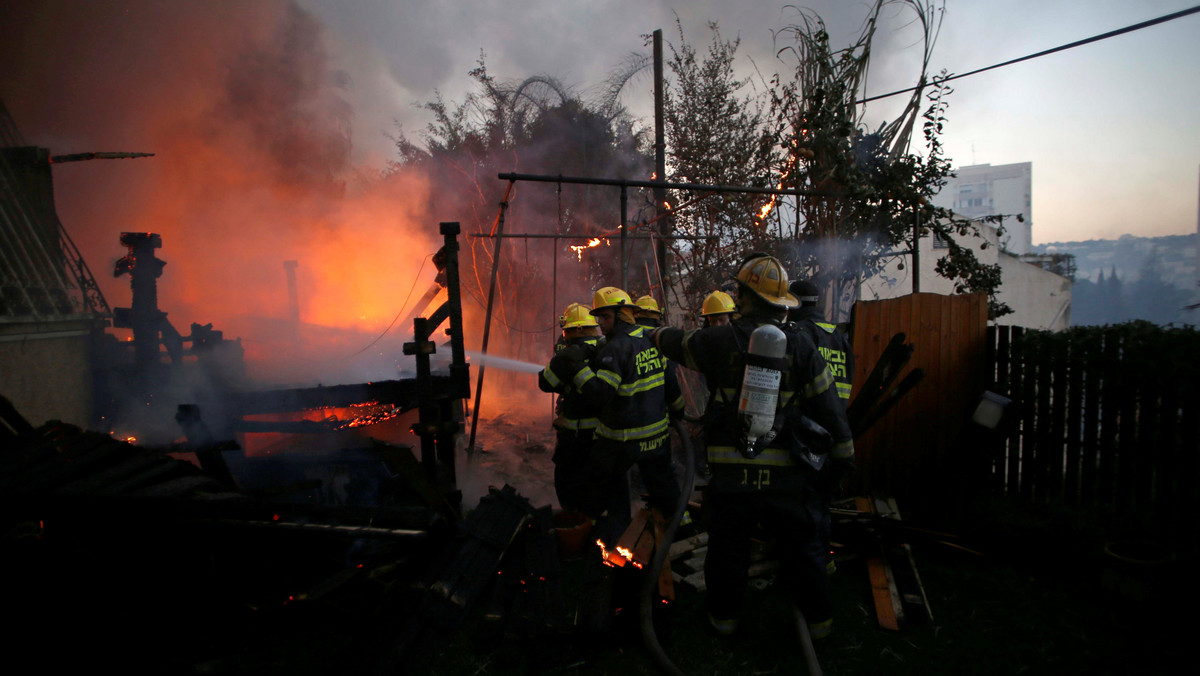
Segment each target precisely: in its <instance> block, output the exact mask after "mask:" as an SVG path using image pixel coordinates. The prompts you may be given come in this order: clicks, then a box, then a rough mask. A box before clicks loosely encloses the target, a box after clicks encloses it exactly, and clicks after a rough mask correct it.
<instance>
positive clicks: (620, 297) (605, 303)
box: [592, 286, 633, 314]
mask: <svg viewBox="0 0 1200 676" xmlns="http://www.w3.org/2000/svg"><path fill="white" fill-rule="evenodd" d="M623 305H633V300H631V299H630V298H629V294H627V293H625V292H624V291H622V290H620V289H618V288H617V287H615V286H606V287H604V288H603V289H600V290H599V291H597V292H596V293H595V295H593V296H592V314H596V313H597V312H599V311H600V310H604V309H607V308H610V307H617V308H619V307H621V306H623Z"/></svg>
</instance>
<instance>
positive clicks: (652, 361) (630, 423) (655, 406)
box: [571, 320, 683, 451]
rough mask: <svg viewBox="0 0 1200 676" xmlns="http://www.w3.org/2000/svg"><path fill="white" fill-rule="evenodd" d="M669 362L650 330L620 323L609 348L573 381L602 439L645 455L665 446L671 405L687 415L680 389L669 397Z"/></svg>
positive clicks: (580, 370)
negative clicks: (626, 445)
mask: <svg viewBox="0 0 1200 676" xmlns="http://www.w3.org/2000/svg"><path fill="white" fill-rule="evenodd" d="M665 361H666V360H664V359H663V358H662V355H661V354H659V351H658V348H657V347H655V346H654V344H653V343H651V342H650V339H649V336H648V331H647V330H646V328H645V327H642V326H638V325H634V324H627V323H625V322H623V321H620V320H618V321H617V323H616V325H615V326H614V328H613V331H612V335H610V336H608V342H607V343H606V344H605V345H604V347H602V348H600V350H599V352H597V353H596V356H595V357H593V358H592V359H591V361H590V362H589V363H588V364H584V365H582V366H581V367H580V368H578V370H576V371H575V372H574V374H573V375H572V377H571V386H572V387H573V388H574V389H575V390H576V391H578V392H579V393H580V394H582V395H583V398H584V401H586V402H587V405H588V406H589V407H590V409H591V410H592V411H595V412H596V417H597V418H598V421H597V423H596V436H597V437H599V438H601V439H608V440H610V441H614V442H617V443H621V444H628V445H630V446H631V447H633V448H634V449H636V450H644V451H650V450H654V449H657V448H658V447H660V446H661V445H662V440H663V439H664V438H665V437H666V434H667V431H668V426H669V424H670V420H669V418H668V416H667V409H668V405H669V407H670V409H671V410H672V411H682V410H683V396H682V394H681V393H680V391H679V385H678V383H674V386H673V387H672V388H670V391H668V389H669V388H668V382H667V377H666V366H665ZM635 445H636V446H635Z"/></svg>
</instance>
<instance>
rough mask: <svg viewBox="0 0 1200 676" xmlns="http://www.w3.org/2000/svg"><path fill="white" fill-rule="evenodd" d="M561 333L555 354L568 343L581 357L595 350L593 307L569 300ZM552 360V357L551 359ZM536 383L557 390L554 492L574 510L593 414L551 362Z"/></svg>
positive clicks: (546, 389) (589, 444)
mask: <svg viewBox="0 0 1200 676" xmlns="http://www.w3.org/2000/svg"><path fill="white" fill-rule="evenodd" d="M558 323H559V326H560V327H561V328H562V337H561V338H560V339H559V340H558V342H557V343H555V345H554V352H555V358H558V355H559V354H560V353H561V352H562V351H563V349H565V348H567V347H570V346H578V348H579V349H580V350H581V352H582V357H583V358H584V359H587V358H589V357H591V355H592V354H594V353H595V351H596V343H597V341H598V340H599V338H600V325H599V324H597V323H596V318H595V317H593V316H592V309H591V308H590V307H588V306H586V305H583V304H581V303H571V304H570V305H568V306H567V309H566V310H564V311H563V314H562V316H561V317H559V320H558ZM551 364H553V359H552V360H551ZM538 387H539V388H540V389H541V390H542V391H543V392H556V393H558V395H559V396H558V400H557V401H556V402H555V404H554V429H555V434H556V436H557V440H556V443H555V445H554V456H553V458H552V460H553V462H554V493H555V495H557V496H558V504H559V505H560V506H561V507H562V509H563V511H567V512H570V511H576V510H578V509H579V508H580V507H581V506H582V504H581V502H580V496H581V495H583V490H584V487H585V485H586V480H585V475H584V474H583V471H584V467H585V466H586V464H587V457H588V452H589V450H590V449H591V447H592V433H593V431H594V430H595V429H596V417H595V416H594V415H591V414H590V413H589V412H588V409H587V407H586V406H585V405H584V404H583V402H582V401H580V395H579V393H578V392H575V391H573V390H572V389H571V387H570V383H569V382H565V381H562V380H560V379H559V378H558V376H556V375H555V373H554V369H552V368H551V366H550V365H547V366H546V368H544V369H542V371H541V372H540V373H539V374H538Z"/></svg>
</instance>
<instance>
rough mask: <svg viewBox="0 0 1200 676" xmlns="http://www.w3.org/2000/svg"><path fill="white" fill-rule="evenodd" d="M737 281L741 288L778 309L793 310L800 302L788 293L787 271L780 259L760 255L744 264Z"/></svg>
mask: <svg viewBox="0 0 1200 676" xmlns="http://www.w3.org/2000/svg"><path fill="white" fill-rule="evenodd" d="M737 281H738V285H739V286H740V287H743V288H746V289H750V290H751V291H753V292H754V293H755V295H757V296H758V297H759V298H761V299H763V300H764V301H766V302H767V303H768V304H769V305H771V306H773V307H777V308H793V307H797V306H799V305H800V301H798V300H796V297H795V296H793V295H792V294H791V292H790V291H788V276H787V271H786V270H784V269H783V264H782V263H780V262H779V259H778V258H775V257H774V256H768V255H766V254H759V255H756V256H752V257H751V258H749V259H747V260H746V262H745V263H742V269H741V270H738V274H737Z"/></svg>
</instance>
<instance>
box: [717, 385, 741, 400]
mask: <svg viewBox="0 0 1200 676" xmlns="http://www.w3.org/2000/svg"><path fill="white" fill-rule="evenodd" d="M717 394H719V395H720V396H721V399H720V401H721V403H723V404H728V403H730V402H732V401H733V398H734V397H736V396H737V388H736V387H722V388H721V389H719V390H717Z"/></svg>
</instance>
